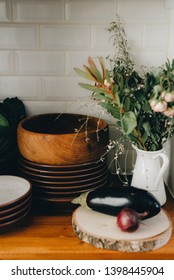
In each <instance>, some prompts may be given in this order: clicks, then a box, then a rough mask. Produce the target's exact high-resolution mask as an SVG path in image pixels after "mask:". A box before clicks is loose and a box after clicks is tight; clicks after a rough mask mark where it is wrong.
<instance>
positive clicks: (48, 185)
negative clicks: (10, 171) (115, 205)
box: [30, 176, 107, 190]
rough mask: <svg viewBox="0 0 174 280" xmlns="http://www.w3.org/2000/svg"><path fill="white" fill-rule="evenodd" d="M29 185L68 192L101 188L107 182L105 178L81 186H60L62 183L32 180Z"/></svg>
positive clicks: (80, 184)
mask: <svg viewBox="0 0 174 280" xmlns="http://www.w3.org/2000/svg"><path fill="white" fill-rule="evenodd" d="M30 181H31V183H32V185H33V186H41V187H44V186H45V187H46V188H50V189H51V188H52V189H54V190H58V189H61V190H65V189H68V190H70V189H71V190H72V189H74V190H78V189H79V188H80V189H82V188H83V189H86V188H90V187H97V186H103V185H104V184H106V182H107V176H105V177H103V178H101V179H99V180H95V181H89V182H84V183H83V184H82V183H79V184H62V183H59V182H46V181H38V180H37V181H36V180H35V181H34V180H31V179H30Z"/></svg>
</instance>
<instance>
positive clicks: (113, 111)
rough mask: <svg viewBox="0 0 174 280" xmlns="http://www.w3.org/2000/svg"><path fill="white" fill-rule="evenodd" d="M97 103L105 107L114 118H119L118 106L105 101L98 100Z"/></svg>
mask: <svg viewBox="0 0 174 280" xmlns="http://www.w3.org/2000/svg"><path fill="white" fill-rule="evenodd" d="M98 104H99V105H100V106H101V107H103V108H105V109H106V110H107V112H108V113H110V114H111V115H112V116H113V117H114V118H115V119H117V120H120V117H121V114H120V109H119V107H118V106H116V105H115V106H114V105H113V104H111V103H107V102H99V103H98Z"/></svg>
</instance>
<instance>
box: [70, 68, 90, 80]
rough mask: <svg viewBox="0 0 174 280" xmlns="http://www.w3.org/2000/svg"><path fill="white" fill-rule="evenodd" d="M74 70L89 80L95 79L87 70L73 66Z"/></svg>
mask: <svg viewBox="0 0 174 280" xmlns="http://www.w3.org/2000/svg"><path fill="white" fill-rule="evenodd" d="M74 71H75V72H76V73H77V74H78V75H79V76H81V77H83V78H85V79H87V80H90V81H95V79H94V78H93V76H91V75H90V73H89V72H85V71H83V70H81V69H79V68H74Z"/></svg>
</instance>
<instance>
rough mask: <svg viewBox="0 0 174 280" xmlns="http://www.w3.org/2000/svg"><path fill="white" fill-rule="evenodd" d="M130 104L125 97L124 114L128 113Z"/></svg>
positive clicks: (128, 98) (128, 99)
mask: <svg viewBox="0 0 174 280" xmlns="http://www.w3.org/2000/svg"><path fill="white" fill-rule="evenodd" d="M130 103H131V102H130V97H129V96H127V97H126V98H125V101H124V109H125V111H126V112H128V111H129V110H130Z"/></svg>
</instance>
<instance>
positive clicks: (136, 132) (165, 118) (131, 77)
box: [74, 22, 174, 151]
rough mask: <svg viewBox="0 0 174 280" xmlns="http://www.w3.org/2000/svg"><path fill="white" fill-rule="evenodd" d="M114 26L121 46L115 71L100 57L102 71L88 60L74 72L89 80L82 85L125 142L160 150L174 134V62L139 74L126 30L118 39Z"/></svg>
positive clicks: (114, 25) (92, 61)
mask: <svg viewBox="0 0 174 280" xmlns="http://www.w3.org/2000/svg"><path fill="white" fill-rule="evenodd" d="M120 24H121V23H120V22H119V28H120ZM111 25H112V27H111V28H110V29H108V30H109V31H110V32H111V31H115V33H114V36H115V39H117V44H120V46H119V49H120V53H118V56H116V57H115V58H114V65H113V67H112V69H107V68H106V67H105V61H104V58H102V57H99V58H98V61H99V66H100V68H99V67H97V65H96V63H95V61H94V59H92V58H91V57H89V58H88V65H84V69H83V70H81V69H79V68H75V69H74V70H75V72H76V73H77V74H78V75H80V76H82V77H83V78H85V79H87V80H89V81H90V83H88V84H87V83H80V84H79V85H80V86H81V87H83V88H85V89H87V90H90V91H92V98H93V99H95V100H97V101H98V104H99V105H100V106H101V107H103V108H105V110H106V111H107V112H108V113H109V114H111V115H112V116H113V117H114V118H115V123H116V125H117V127H118V128H119V129H120V131H121V132H122V135H123V137H124V138H125V139H126V140H128V141H130V142H131V143H132V144H133V145H134V146H136V147H138V148H139V149H142V150H145V151H156V150H159V149H161V148H162V147H163V145H164V143H165V142H166V141H168V140H169V139H170V138H171V137H172V135H173V133H174V60H172V61H171V62H170V61H169V60H167V62H166V63H165V65H164V67H158V68H154V69H152V70H149V71H147V72H145V73H144V75H143V76H142V75H140V74H139V73H138V72H137V71H136V70H135V66H134V63H133V61H132V60H131V59H130V57H129V52H128V47H127V44H126V42H127V41H126V39H124V38H123V35H124V34H125V32H124V30H123V29H119V32H120V33H121V31H122V33H123V35H120V33H119V35H118V36H119V38H118V36H116V35H117V33H118V23H116V22H113V23H112V24H111ZM116 27H117V30H115V29H116ZM120 36H121V38H120ZM123 43H124V44H123Z"/></svg>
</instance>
